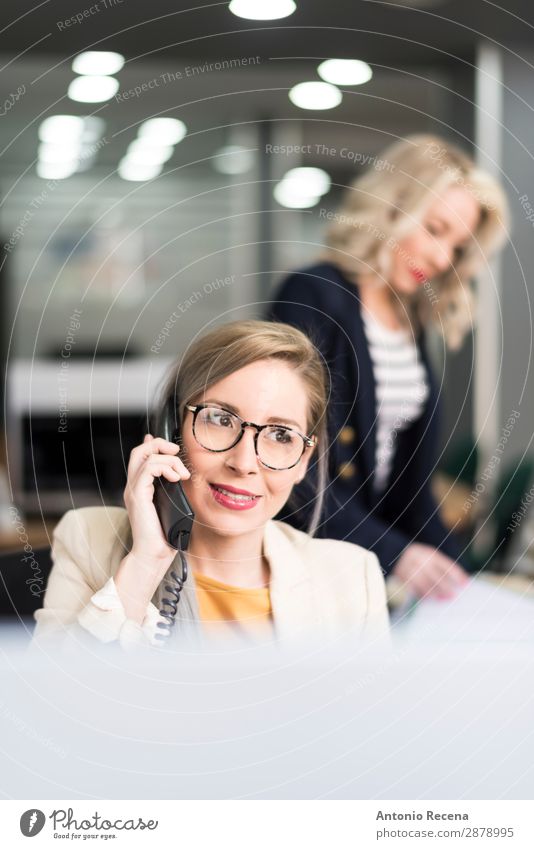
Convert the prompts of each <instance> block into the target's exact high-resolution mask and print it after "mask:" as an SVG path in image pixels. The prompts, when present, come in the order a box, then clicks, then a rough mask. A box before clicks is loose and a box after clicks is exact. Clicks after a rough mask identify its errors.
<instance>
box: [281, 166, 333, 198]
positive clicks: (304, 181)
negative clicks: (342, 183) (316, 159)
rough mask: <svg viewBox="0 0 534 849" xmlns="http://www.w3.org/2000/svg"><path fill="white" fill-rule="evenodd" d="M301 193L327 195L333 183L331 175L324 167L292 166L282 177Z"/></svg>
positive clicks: (283, 180) (284, 181)
mask: <svg viewBox="0 0 534 849" xmlns="http://www.w3.org/2000/svg"><path fill="white" fill-rule="evenodd" d="M282 182H283V183H289V184H291V186H292V187H294V188H295V190H296V191H297V193H299V194H301V195H306V194H308V195H311V196H321V195H325V194H326V193H327V192H328V191H329V190H330V186H331V185H332V180H331V179H330V176H329V175H328V174H327V173H326V171H323V169H322V168H292V169H291V170H290V171H288V172H287V173H286V174H285V175H284V177H283V178H282Z"/></svg>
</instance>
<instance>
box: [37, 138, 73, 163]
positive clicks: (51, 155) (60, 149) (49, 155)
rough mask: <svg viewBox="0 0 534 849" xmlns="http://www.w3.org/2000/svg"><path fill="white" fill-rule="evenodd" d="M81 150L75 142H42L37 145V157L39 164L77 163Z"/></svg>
mask: <svg viewBox="0 0 534 849" xmlns="http://www.w3.org/2000/svg"><path fill="white" fill-rule="evenodd" d="M80 152H81V148H80V145H79V144H76V142H74V143H72V144H69V143H68V142H65V143H63V144H49V143H46V142H42V143H41V144H40V145H39V150H38V156H39V159H40V160H41V162H69V161H70V162H77V161H78V157H79V156H80Z"/></svg>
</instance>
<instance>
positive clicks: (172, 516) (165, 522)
mask: <svg viewBox="0 0 534 849" xmlns="http://www.w3.org/2000/svg"><path fill="white" fill-rule="evenodd" d="M174 416H175V412H174V407H173V406H172V405H171V402H170V401H169V403H168V405H167V409H166V410H165V414H164V417H163V422H162V426H161V428H158V430H161V431H162V433H161V435H162V436H163V438H164V439H166V440H168V441H169V442H174V441H175V437H176V428H175V426H174ZM154 506H155V508H156V512H157V514H158V518H159V521H160V523H161V527H162V529H163V533H164V534H165V539H166V540H167V542H168V543H169V545H170V546H172V548H175V549H176V550H177V551H178V554H179V556H180V563H181V574H179V573H178V572H176V571H175V570H173V571H172V572H171V573H170V577H169V583H166V584H164V588H165V590H166V591H167V592H168V593H169V594H170V595H169V596H167V597H166V598H162V601H161V605H162V606H161V610H160V616H161V617H162V619H163V621H162V622H158V624H157V627H158V628H159V629H160V630H159V633H157V634H156V639H158V640H160V642H163V641H166V640H168V638H169V636H170V633H171V630H172V628H173V627H174V624H175V619H176V612H177V610H178V604H179V601H180V593H181V592H182V590H183V588H184V584H185V582H186V581H187V559H186V557H185V554H184V552H185V551H186V549H187V546H188V545H189V537H190V535H191V529H192V527H193V520H194V518H195V516H194V513H193V511H192V509H191V505H190V504H189V501H188V500H187V498H186V497H185V493H184V491H183V489H182V484H181V483H180V482H179V481H178V482H176V483H174V482H173V481H168V480H167V479H166V478H162V477H159V478H156V479H155V481H154Z"/></svg>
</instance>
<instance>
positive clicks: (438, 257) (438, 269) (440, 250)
mask: <svg viewBox="0 0 534 849" xmlns="http://www.w3.org/2000/svg"><path fill="white" fill-rule="evenodd" d="M453 255H454V249H453V248H452V247H451V246H450V244H448V243H447V244H443V243H442V244H439V245H436V247H435V250H434V255H433V266H434V268H435V273H436V274H441V273H442V272H443V271H446V270H447V269H448V268H450V266H451V265H452V258H453Z"/></svg>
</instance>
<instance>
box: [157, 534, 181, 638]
mask: <svg viewBox="0 0 534 849" xmlns="http://www.w3.org/2000/svg"><path fill="white" fill-rule="evenodd" d="M178 554H179V555H180V563H181V566H182V570H181V571H182V574H181V575H179V574H178V573H177V572H175V571H174V569H173V571H172V572H171V573H170V576H169V577H170V578H171V579H172V581H173V583H172V584H165V586H164V588H165V590H166V591H167V592H169V593H171V597H170V598H163V599H162V600H161V605H162V607H161V610H160V612H159V615H160V616H161V617H162V618H163V619H165V622H158V623H157V627H158V628H161V629H162V630H163V632H164V633H162V634H156V635H155V638H156V640H165V641H166V640H168V639H169V637H170V635H171V632H172V629H173V628H174V626H175V624H176V611H177V610H178V604H179V602H180V593H181V592H182V590H183V588H184V584H185V582H186V581H187V559H186V556H185V554H184V552H183V551H182V549H181V548H179V549H178ZM166 608H168V609H166Z"/></svg>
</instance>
